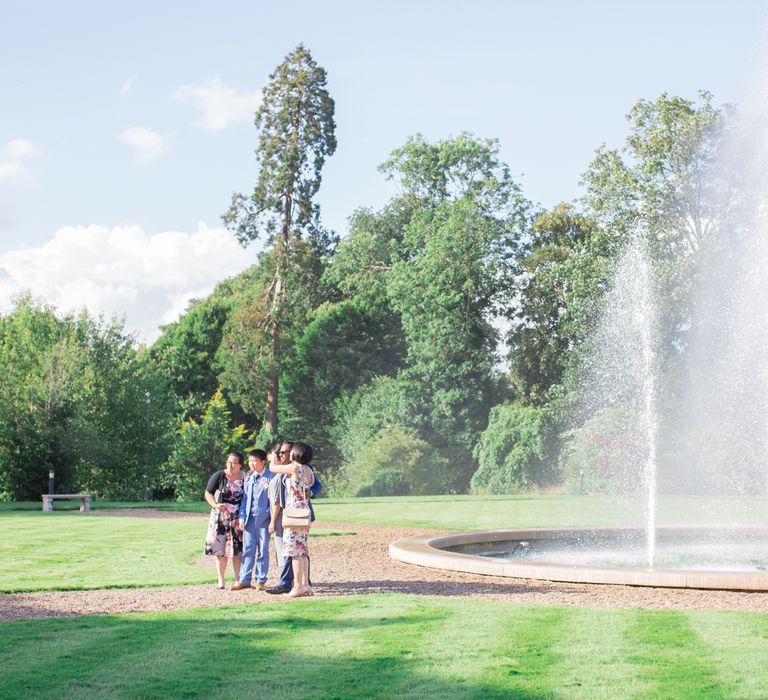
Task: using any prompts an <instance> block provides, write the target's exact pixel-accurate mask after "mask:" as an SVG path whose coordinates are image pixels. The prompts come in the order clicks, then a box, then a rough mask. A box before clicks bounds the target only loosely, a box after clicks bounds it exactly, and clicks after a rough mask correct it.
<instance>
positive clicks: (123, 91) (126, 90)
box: [120, 75, 136, 97]
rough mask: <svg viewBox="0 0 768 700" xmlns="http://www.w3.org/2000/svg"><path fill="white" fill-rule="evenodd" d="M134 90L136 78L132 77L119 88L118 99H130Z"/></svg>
mask: <svg viewBox="0 0 768 700" xmlns="http://www.w3.org/2000/svg"><path fill="white" fill-rule="evenodd" d="M135 88H136V76H135V75H132V76H131V77H130V78H128V80H126V81H125V82H124V83H123V84H122V85H121V86H120V97H130V95H131V94H132V93H133V91H134V89H135Z"/></svg>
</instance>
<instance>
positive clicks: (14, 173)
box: [0, 160, 22, 180]
mask: <svg viewBox="0 0 768 700" xmlns="http://www.w3.org/2000/svg"><path fill="white" fill-rule="evenodd" d="M21 173H22V168H21V166H20V165H19V164H18V163H7V162H3V161H1V160H0V180H1V179H3V178H5V177H7V178H13V177H18V176H19V175H21Z"/></svg>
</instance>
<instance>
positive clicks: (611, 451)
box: [560, 404, 647, 494]
mask: <svg viewBox="0 0 768 700" xmlns="http://www.w3.org/2000/svg"><path fill="white" fill-rule="evenodd" d="M565 438H566V440H565V445H564V449H563V451H562V454H561V459H560V464H561V469H562V472H563V476H564V479H565V483H566V486H567V487H568V490H569V491H571V492H577V491H579V492H581V491H583V492H585V493H592V494H628V493H632V492H633V491H634V490H636V489H637V488H638V486H639V485H640V480H641V479H642V475H643V466H644V462H645V458H646V453H647V447H646V445H647V441H646V440H645V439H644V435H643V420H642V416H640V415H639V414H638V412H637V411H636V410H634V409H633V408H632V407H630V406H628V405H627V404H614V405H613V406H610V407H609V408H607V409H606V410H604V411H601V412H600V413H598V414H596V415H594V416H592V417H591V418H590V419H589V420H587V421H586V422H585V423H584V424H583V425H582V426H581V427H579V428H577V429H575V430H571V431H570V432H568V433H567V434H566V436H565Z"/></svg>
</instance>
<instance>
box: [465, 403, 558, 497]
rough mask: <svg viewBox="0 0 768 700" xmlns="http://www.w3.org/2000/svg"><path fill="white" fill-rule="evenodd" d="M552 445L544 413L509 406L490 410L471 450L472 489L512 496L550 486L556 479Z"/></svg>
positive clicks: (550, 424) (553, 437)
mask: <svg viewBox="0 0 768 700" xmlns="http://www.w3.org/2000/svg"><path fill="white" fill-rule="evenodd" d="M556 444H557V437H556V432H555V427H554V421H553V420H552V415H551V412H549V411H548V410H546V409H542V408H535V407H533V406H522V405H519V404H510V403H504V404H499V405H498V406H494V407H493V409H492V410H491V415H490V419H489V421H488V428H487V429H486V430H485V431H484V432H483V434H482V435H481V436H480V441H479V442H478V443H477V447H476V448H475V456H476V458H477V461H478V465H479V466H478V468H477V471H476V472H475V474H474V475H473V477H472V489H473V490H474V491H478V492H481V493H494V494H495V493H513V492H515V491H519V490H520V489H525V488H530V487H531V486H534V485H539V486H543V485H547V484H550V483H552V482H553V481H554V480H555V478H556V475H557V468H556Z"/></svg>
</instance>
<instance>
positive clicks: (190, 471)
mask: <svg viewBox="0 0 768 700" xmlns="http://www.w3.org/2000/svg"><path fill="white" fill-rule="evenodd" d="M248 441H249V435H248V431H247V430H246V428H245V426H243V425H238V426H237V427H235V428H234V429H233V428H231V427H230V413H229V410H228V409H227V404H226V401H224V397H223V396H222V394H221V391H217V392H216V393H215V394H214V395H213V396H212V397H211V400H210V401H209V402H208V406H207V408H206V410H205V413H204V414H203V417H202V418H201V419H200V421H196V420H195V419H193V418H190V419H189V420H188V421H185V422H184V423H182V424H181V427H180V428H179V433H178V437H177V440H176V444H175V446H174V448H173V452H172V453H171V456H170V457H169V459H168V465H167V469H166V473H165V485H166V486H168V487H170V488H172V489H174V491H175V493H176V496H177V497H178V498H179V499H180V500H187V501H196V500H200V499H201V498H202V495H203V491H204V490H205V485H206V483H207V481H208V478H209V477H210V476H211V474H213V472H215V471H216V470H217V469H223V468H224V463H225V462H226V457H227V454H228V453H229V452H231V451H232V450H240V451H242V450H244V449H246V445H247V444H248Z"/></svg>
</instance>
